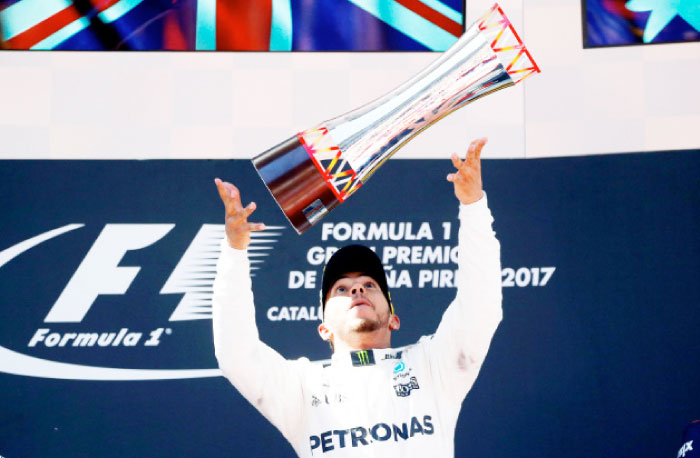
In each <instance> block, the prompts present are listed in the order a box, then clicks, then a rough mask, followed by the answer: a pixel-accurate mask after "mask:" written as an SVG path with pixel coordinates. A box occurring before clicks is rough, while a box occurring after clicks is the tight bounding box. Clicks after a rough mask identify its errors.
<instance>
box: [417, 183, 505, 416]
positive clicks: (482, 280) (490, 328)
mask: <svg viewBox="0 0 700 458" xmlns="http://www.w3.org/2000/svg"><path fill="white" fill-rule="evenodd" d="M459 220H460V228H459V255H458V261H457V263H458V271H457V280H456V283H457V297H456V298H455V299H454V301H453V302H452V303H451V304H450V306H449V307H448V308H447V310H446V311H445V313H444V314H443V316H442V320H441V321H440V325H439V326H438V329H437V331H436V333H435V335H434V336H433V338H432V340H430V341H429V342H428V343H427V350H428V355H427V356H428V358H429V359H430V363H429V364H430V367H431V373H432V374H433V377H434V378H435V379H436V380H437V381H438V383H439V385H440V386H441V388H442V392H443V393H444V394H445V395H446V396H448V398H449V399H450V400H451V401H455V402H457V401H458V402H460V403H461V401H462V400H463V399H464V396H466V394H467V392H468V391H469V389H470V388H471V386H472V385H473V384H474V381H475V380H476V377H477V375H478V373H479V369H480V368H481V365H482V363H483V361H484V359H485V358H486V353H487V352H488V349H489V345H490V343H491V338H492V337H493V334H494V333H495V332H496V328H497V327H498V324H499V323H500V322H501V319H502V317H503V310H502V308H501V302H502V295H501V255H500V253H501V248H500V244H499V243H498V240H497V239H496V235H495V233H494V231H493V229H492V227H491V224H492V222H493V217H492V216H491V211H490V210H489V208H488V204H487V201H486V195H485V194H484V196H483V197H482V198H481V199H480V200H479V201H477V202H475V203H472V204H470V205H460V208H459Z"/></svg>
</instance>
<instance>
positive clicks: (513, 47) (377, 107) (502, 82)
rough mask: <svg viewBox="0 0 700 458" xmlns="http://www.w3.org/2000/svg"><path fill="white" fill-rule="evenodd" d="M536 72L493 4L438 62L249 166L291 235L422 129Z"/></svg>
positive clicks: (339, 199) (347, 194)
mask: <svg viewBox="0 0 700 458" xmlns="http://www.w3.org/2000/svg"><path fill="white" fill-rule="evenodd" d="M539 71H540V69H539V68H538V67H537V64H535V61H534V60H533V59H532V57H531V56H530V53H529V52H528V50H527V49H526V48H525V45H524V44H523V42H522V41H521V40H520V37H519V36H518V34H517V33H516V31H515V29H514V28H513V26H512V25H511V23H510V21H509V20H508V18H506V16H505V14H504V13H503V10H502V9H501V7H500V6H498V4H495V5H494V6H493V7H492V8H491V9H490V10H489V11H488V12H487V13H486V14H485V15H484V16H483V17H482V18H481V19H479V20H478V21H477V22H475V23H474V24H473V25H472V26H471V27H469V29H468V30H467V31H466V32H465V33H464V34H463V35H462V36H461V37H460V39H459V40H457V41H456V42H455V44H453V45H452V46H451V47H450V48H449V49H448V50H447V51H445V52H444V53H443V54H442V56H440V58H438V59H437V60H435V61H434V62H433V63H432V64H431V65H429V66H428V67H427V68H425V69H423V71H421V72H420V73H419V74H417V75H416V76H414V77H413V78H411V79H410V80H409V81H407V82H405V83H404V84H402V85H401V86H399V87H397V88H396V89H394V90H393V91H391V92H389V93H388V94H385V95H384V96H382V97H380V98H378V99H377V100H375V101H373V102H371V103H369V104H367V105H365V106H362V107H360V108H358V109H356V110H353V111H351V112H349V113H346V114H344V115H341V116H338V117H336V118H333V119H331V120H328V121H325V122H323V123H321V124H319V125H317V126H315V127H312V128H311V129H308V130H305V131H303V132H300V133H298V134H297V135H295V136H294V137H291V138H289V139H287V140H285V141H284V142H282V143H280V144H279V145H277V146H275V147H273V148H271V149H269V150H267V151H265V152H264V153H262V154H260V155H258V156H256V157H255V158H253V165H254V166H255V168H256V170H257V171H258V173H259V174H260V177H261V178H262V180H263V182H265V185H266V186H267V188H268V189H269V190H270V192H271V193H272V196H273V197H274V198H275V201H276V202H277V204H278V205H279V206H280V208H281V209H282V211H283V212H284V214H285V216H286V217H287V219H288V220H289V222H290V223H291V224H292V226H293V227H294V229H296V231H297V233H299V234H301V233H303V232H304V231H306V230H307V229H308V228H310V227H311V226H312V225H314V224H315V223H317V222H318V221H319V220H320V219H321V218H323V217H324V216H325V215H327V214H328V212H330V211H331V210H333V209H334V208H335V207H337V206H338V205H339V204H341V203H343V202H345V200H346V199H347V198H348V197H350V196H351V195H352V194H353V193H354V192H355V191H357V190H358V189H359V188H360V187H361V186H362V183H364V182H365V181H367V179H369V177H370V176H372V174H373V173H374V172H375V171H376V170H377V169H378V168H379V166H380V165H382V164H383V163H384V161H386V160H387V159H389V158H390V157H391V156H392V155H393V154H394V153H395V152H396V151H397V150H398V149H399V148H401V147H402V146H403V145H405V144H406V142H408V141H409V140H410V139H412V138H413V137H415V136H416V135H417V134H418V133H420V132H421V131H423V130H424V129H426V128H427V127H428V126H430V125H432V124H433V123H435V122H437V121H439V120H440V119H441V118H442V117H444V116H447V115H448V114H450V113H452V112H453V111H455V110H457V109H458V108H461V107H463V106H465V105H467V104H468V103H470V102H471V101H473V100H476V99H478V98H480V97H483V96H485V95H487V94H491V93H492V92H495V91H497V90H499V89H503V88H506V87H509V86H513V85H515V84H517V83H519V82H520V81H522V80H523V79H525V78H526V77H528V76H529V75H531V74H533V73H538V72H539Z"/></svg>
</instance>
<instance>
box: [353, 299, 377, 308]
mask: <svg viewBox="0 0 700 458" xmlns="http://www.w3.org/2000/svg"><path fill="white" fill-rule="evenodd" d="M362 306H365V307H371V306H372V305H371V304H370V303H369V302H367V301H366V300H364V299H355V300H353V301H352V302H351V303H350V308H351V309H354V308H355V307H362Z"/></svg>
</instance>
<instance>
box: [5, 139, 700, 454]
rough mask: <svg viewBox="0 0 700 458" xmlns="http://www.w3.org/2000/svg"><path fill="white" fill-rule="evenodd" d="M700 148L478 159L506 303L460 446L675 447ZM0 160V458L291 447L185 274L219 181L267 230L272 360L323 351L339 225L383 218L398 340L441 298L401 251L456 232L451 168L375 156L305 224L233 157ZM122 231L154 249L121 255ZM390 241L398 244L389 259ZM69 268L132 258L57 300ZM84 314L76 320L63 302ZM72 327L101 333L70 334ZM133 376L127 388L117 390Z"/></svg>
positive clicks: (693, 386)
mask: <svg viewBox="0 0 700 458" xmlns="http://www.w3.org/2000/svg"><path fill="white" fill-rule="evenodd" d="M698 153H700V151H685V152H665V153H658V154H629V155H607V156H596V157H576V158H558V159H535V160H532V159H529V160H498V161H489V160H487V161H484V164H483V173H484V183H485V188H486V190H487V192H488V195H489V202H490V206H491V208H492V211H493V213H494V217H495V223H494V226H495V229H496V232H497V234H498V237H499V239H500V240H501V244H502V263H503V268H504V276H503V280H504V313H505V316H504V321H503V323H502V324H501V326H500V328H499V329H498V331H497V332H496V335H495V337H494V340H493V343H492V346H491V350H490V352H489V355H488V357H487V360H486V363H485V365H484V367H483V369H482V371H481V374H480V375H479V378H478V380H477V382H476V384H475V385H474V388H473V389H472V391H471V392H470V394H469V395H468V396H467V399H466V401H465V402H464V405H463V408H462V413H461V416H460V420H459V424H458V431H457V434H456V456H459V457H464V456H469V457H492V456H498V457H517V458H526V457H533V458H535V457H536V458H543V457H560V456H567V457H571V458H573V457H581V458H583V457H586V458H589V457H592V456H612V455H615V456H674V454H675V453H676V452H677V450H678V448H679V446H680V441H681V434H682V431H683V428H684V426H685V425H686V424H687V423H688V422H689V421H690V420H693V419H694V418H697V417H699V416H700V397H699V396H698V387H700V366H699V365H698V364H697V361H698V355H699V354H700V343H699V341H698V335H699V334H698V330H699V329H700V308H699V307H698V304H700V293H699V288H698V279H699V278H700V261H699V259H700V238H699V237H698V233H700V212H698V208H700V179H699V178H698V177H700V155H698ZM0 164H1V166H0V183H2V185H0V190H1V192H0V208H2V212H3V217H2V219H0V313H1V316H2V320H0V371H2V373H0V406H1V408H0V455H1V456H4V457H8V458H10V457H19V456H22V457H45V456H89V457H94V456H100V457H123V456H140V457H147V456H171V457H185V456H187V457H192V456H197V457H199V456H201V457H218V456H221V457H223V456H247V457H256V456H260V457H263V456H265V457H266V456H293V452H292V449H291V447H290V446H289V445H288V444H287V443H286V441H285V440H284V439H283V438H282V436H281V435H280V434H279V433H278V432H277V431H276V430H275V429H274V428H273V427H272V426H270V425H269V424H268V423H267V422H266V421H265V420H264V419H263V418H262V416H260V415H259V414H258V413H257V412H256V411H255V410H254V409H253V408H252V407H251V406H250V405H248V403H247V402H246V401H245V400H244V399H243V398H242V397H241V396H240V395H239V394H238V393H237V392H236V390H235V389H234V388H233V387H232V386H231V385H229V383H228V382H227V381H226V380H225V379H223V378H222V377H217V376H211V375H212V374H211V371H209V370H210V369H215V368H216V361H215V358H214V355H213V344H212V337H211V322H210V320H209V319H207V317H208V312H209V309H208V298H209V297H210V285H211V273H210V272H209V273H205V274H202V275H200V276H199V277H197V278H195V277H192V276H191V275H190V277H187V275H189V274H187V273H185V274H183V272H186V271H187V268H186V267H187V266H188V265H191V264H192V262H191V261H192V260H193V259H194V260H195V261H197V262H200V264H203V265H211V262H213V261H212V259H213V258H215V254H212V249H211V247H210V248H207V249H204V248H202V245H201V244H198V241H201V240H202V239H203V238H206V237H205V235H207V234H209V235H211V234H214V235H216V234H217V231H218V234H219V235H220V231H221V226H220V225H221V223H222V222H223V221H222V217H223V208H222V206H221V203H220V201H219V198H218V195H217V193H216V189H215V186H214V183H213V178H214V177H216V176H218V177H221V178H224V179H227V180H230V181H233V182H234V183H236V184H237V185H238V186H239V187H240V188H241V189H242V192H243V198H244V201H246V202H248V201H250V200H255V201H256V202H257V203H258V207H259V210H257V211H256V213H255V216H256V218H254V220H256V221H258V220H259V221H264V222H265V223H266V224H267V225H268V226H272V227H273V228H272V229H270V230H269V231H268V233H267V234H266V237H264V238H261V239H260V241H261V243H260V244H259V245H258V246H259V247H260V248H266V249H264V250H262V249H261V250H259V251H257V253H260V254H269V256H261V257H259V258H256V259H257V260H260V261H263V262H261V263H258V264H256V266H257V267H258V269H257V270H256V271H255V278H254V289H255V294H256V303H257V309H258V313H257V319H258V325H259V327H260V331H261V336H262V338H263V340H265V341H266V342H267V343H269V344H270V345H271V346H273V347H274V348H276V349H277V350H278V351H280V352H281V353H282V354H283V355H285V356H287V357H299V356H301V355H307V356H309V357H310V358H311V359H325V358H328V357H329V355H330V353H329V351H330V350H329V349H328V347H327V345H325V344H324V343H323V342H321V340H320V339H319V338H318V336H317V335H316V331H315V328H316V326H317V324H318V321H317V320H316V318H317V315H316V312H315V310H314V307H315V306H316V305H317V300H318V288H317V287H315V286H314V285H313V281H312V280H313V276H314V275H319V274H320V269H321V267H320V265H319V263H320V262H321V261H320V260H319V259H320V258H318V257H317V256H316V255H317V254H318V253H320V252H321V251H322V250H323V249H324V248H326V247H332V246H342V245H344V244H347V243H351V242H352V241H353V240H352V227H353V226H352V224H353V223H363V224H364V226H362V225H358V224H355V236H356V237H357V236H359V234H360V233H361V231H362V228H363V227H364V228H365V229H368V228H369V227H370V226H371V225H372V224H373V223H374V224H375V228H379V229H381V228H382V227H383V226H381V224H382V223H384V224H386V229H387V237H386V238H387V240H371V241H366V243H367V244H368V245H371V246H373V247H375V249H377V251H378V252H380V253H382V254H383V255H385V256H386V259H385V261H386V264H387V265H389V266H391V269H392V270H393V271H395V272H396V274H395V275H396V278H395V280H394V288H392V298H393V299H394V303H395V305H396V308H397V313H398V314H399V315H400V316H401V320H402V328H401V331H400V332H398V333H397V334H396V335H395V337H394V343H395V345H404V344H408V343H411V342H413V341H415V340H416V339H417V338H418V337H419V336H421V335H424V334H429V333H431V332H433V331H434V329H435V328H436V326H437V323H438V321H439V319H440V316H441V313H442V311H443V310H444V308H445V307H446V306H447V304H448V303H449V302H450V300H451V298H452V297H453V294H454V290H453V289H452V288H451V287H450V284H449V283H450V282H449V281H448V280H449V275H450V274H449V272H450V271H452V270H453V269H454V268H455V267H456V266H455V264H454V263H452V262H451V260H450V259H449V257H448V258H446V259H437V258H435V259H433V260H432V261H433V262H430V261H429V260H425V259H421V257H422V255H423V254H425V253H426V251H429V250H433V249H434V248H435V247H440V248H439V249H442V250H443V252H444V251H445V250H447V251H449V249H450V247H452V246H454V244H455V243H456V224H457V219H456V214H457V205H456V200H455V198H454V196H453V194H452V190H451V185H450V184H449V183H447V182H446V181H445V180H444V177H445V175H446V174H447V173H448V172H449V170H450V168H451V164H450V162H449V160H444V161H438V160H420V161H419V160H402V161H389V162H388V163H387V164H385V165H384V166H382V170H381V172H379V173H378V174H376V175H375V176H374V177H373V178H372V179H371V180H370V181H369V182H368V183H367V184H366V185H365V186H364V187H363V188H362V190H360V191H359V192H358V193H356V194H355V195H353V196H352V198H350V199H349V200H348V201H347V202H346V203H345V204H343V205H341V206H340V207H339V208H338V209H336V210H335V211H333V212H332V213H331V214H330V216H328V217H327V218H326V219H324V220H322V222H321V223H319V224H318V225H317V226H315V227H314V228H312V229H311V230H309V231H308V232H307V233H305V234H304V235H302V236H297V235H296V233H295V232H294V231H293V230H292V229H291V228H290V227H288V226H287V223H286V221H285V219H284V217H283V215H282V213H281V212H280V211H279V210H278V208H277V207H276V205H275V203H274V202H273V200H272V198H271V197H270V195H269V194H268V192H267V191H266V189H265V187H264V185H263V184H262V182H261V181H260V180H259V178H258V177H257V175H256V173H255V171H254V169H253V167H252V165H251V164H250V162H249V161H242V160H241V161H237V160H234V161H206V160H201V161H2V162H1V163H0ZM392 223H393V226H391V224H392ZM407 223H410V228H409V227H408V224H407ZM324 224H325V226H324ZM69 225H75V226H69ZM276 227H277V228H276ZM392 227H393V229H394V231H395V232H394V235H395V237H393V239H392V237H390V234H391V228H392ZM57 228H63V232H60V231H59V232H54V233H49V234H48V235H46V237H44V239H41V240H38V239H34V243H33V244H31V246H30V242H26V241H28V240H31V239H32V238H33V237H35V236H38V235H39V234H45V233H47V232H48V231H51V230H54V229H57ZM348 229H349V231H348ZM127 230H128V231H134V232H132V233H143V234H150V236H149V237H150V240H148V241H147V242H143V243H141V245H144V246H143V247H142V248H138V249H134V248H133V247H134V246H135V243H136V242H135V241H134V240H135V239H134V237H130V236H126V235H123V234H128V233H129V232H128V231H127ZM120 231H122V232H120ZM124 231H126V232H124ZM399 231H402V233H401V234H400V233H399ZM116 233H122V236H120V237H117V236H114V234H116ZM110 234H111V235H112V236H111V237H112V238H110ZM365 235H367V232H365ZM428 235H429V237H428ZM147 238H148V237H147ZM120 247H121V248H120ZM119 249H121V251H119ZM110 250H111V251H110ZM115 250H116V253H117V254H114V252H115ZM207 250H209V251H207ZM406 250H408V252H410V253H418V254H417V255H414V257H413V258H410V257H409V259H401V258H400V257H396V256H393V255H394V254H398V253H400V252H404V251H406ZM214 251H215V250H214ZM109 253H112V254H111V255H110V254H109ZM207 253H208V254H207ZM110 256H112V257H111V258H110ZM108 258H109V259H112V260H113V261H114V262H113V263H112V264H113V265H111V267H110V266H109V265H108V264H109V263H108V261H109V259H108ZM188 260H189V261H188ZM87 261H90V262H92V263H93V264H90V265H92V266H96V265H97V266H99V265H101V264H100V263H102V264H104V265H103V267H105V266H106V267H105V268H106V269H107V270H106V272H110V270H109V269H110V268H111V269H116V263H118V265H119V266H120V267H122V268H123V267H127V266H132V267H138V268H140V269H139V270H138V271H136V270H132V271H130V272H131V273H130V274H129V275H130V277H129V278H130V281H126V280H125V281H124V283H123V284H122V286H121V289H119V287H117V286H115V285H116V283H115V280H113V279H112V278H111V276H109V275H107V276H106V277H107V278H104V277H101V276H100V275H99V272H98V275H97V276H96V277H95V279H93V280H92V282H87V283H85V282H83V283H82V284H83V287H82V288H81V289H79V290H78V293H77V295H75V294H74V295H73V296H70V295H67V294H68V293H67V292H66V291H69V290H70V288H69V287H68V286H69V285H71V284H73V285H74V286H75V285H80V284H81V283H80V281H81V278H83V281H84V280H85V278H88V277H89V275H88V274H89V273H90V272H87V273H86V271H85V270H82V271H81V269H80V268H79V267H80V266H81V263H83V264H85V263H88V262H87ZM399 261H401V262H399ZM405 261H408V263H406V262H405ZM188 262H189V264H188ZM88 264H89V263H88ZM88 270H89V269H88ZM117 270H119V269H117ZM200 270H201V269H200ZM204 270H205V271H206V269H204ZM113 271H114V270H113ZM79 272H80V273H79ZM121 272H126V271H125V270H124V269H122V270H121ZM307 272H308V273H307ZM93 273H94V268H93ZM86 275H88V276H86ZM129 275H127V276H129ZM302 276H306V278H307V282H306V284H305V285H303V284H301V283H303V282H302V281H300V280H299V278H301V277H302ZM440 278H443V281H442V283H441V282H440ZM290 279H291V280H290ZM297 280H299V281H297ZM102 283H104V284H102ZM166 284H168V285H169V287H167V288H166V287H165V285H166ZM173 285H174V286H173ZM305 286H308V288H307V287H305ZM110 288H112V290H110ZM91 290H92V292H93V293H95V294H94V295H93V296H90V295H89V294H88V293H89V292H90V291H91ZM81 294H82V296H81ZM184 297H188V298H190V299H192V298H194V299H196V301H195V302H196V303H197V304H200V305H199V309H196V308H195V309H196V310H198V312H197V313H195V314H194V315H191V316H189V318H187V317H185V318H186V319H182V316H183V315H174V311H176V310H180V311H182V310H185V308H186V307H185V306H184V305H183V302H182V301H183V298H184ZM197 301H199V302H197ZM80 305H82V306H83V310H82V315H80V314H78V315H70V313H69V312H71V311H72V312H71V313H74V312H75V311H76V310H77V309H79V306H80ZM185 305H186V304H185ZM302 309H303V310H304V311H303V312H302ZM189 310H192V308H190V309H189ZM49 314H51V315H49ZM71 316H72V318H71ZM178 316H179V317H180V318H177V317H178ZM191 318H199V319H191ZM123 329H124V331H122V330H123ZM92 333H94V334H95V335H96V336H97V335H99V336H100V338H101V339H103V340H101V341H97V342H94V341H93V342H90V339H89V334H92ZM110 333H112V334H113V335H112V340H109V335H110ZM81 334H83V336H82V337H78V336H79V335H81ZM120 334H121V336H122V338H121V339H120V338H119V337H117V336H118V335H120ZM71 335H72V337H71ZM96 338H97V337H96ZM79 339H82V340H80V343H79V344H77V342H78V340H79ZM99 342H101V343H99ZM105 343H106V344H105ZM54 363H62V364H64V365H63V366H58V365H53V364H54ZM95 367H102V368H108V369H104V370H103V371H102V372H99V370H98V371H97V372H90V371H91V370H92V368H95ZM123 369H132V370H137V371H136V372H125V371H123ZM154 370H160V371H162V372H153V371H154ZM139 371H140V372H139ZM149 371H151V372H149ZM98 372H99V374H101V375H95V374H97V373H98ZM21 374H24V375H21ZM86 374H87V375H86ZM129 374H131V375H129ZM133 374H140V375H139V376H136V375H133ZM144 374H145V375H144ZM153 374H170V375H169V376H171V377H174V378H173V379H170V380H148V378H162V377H164V376H165V375H163V376H159V375H153ZM138 377H142V378H145V379H146V380H123V379H124V378H127V379H128V378H138ZM192 377H194V378H192ZM100 378H102V380H96V379H100ZM119 378H122V380H116V379H119ZM104 379H107V380H104Z"/></svg>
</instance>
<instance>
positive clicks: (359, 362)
mask: <svg viewBox="0 0 700 458" xmlns="http://www.w3.org/2000/svg"><path fill="white" fill-rule="evenodd" d="M350 358H351V359H352V365H353V366H370V365H372V364H374V352H373V351H372V350H359V351H353V352H352V353H350Z"/></svg>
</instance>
